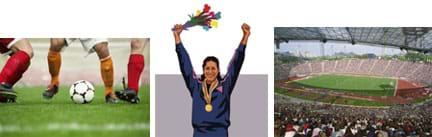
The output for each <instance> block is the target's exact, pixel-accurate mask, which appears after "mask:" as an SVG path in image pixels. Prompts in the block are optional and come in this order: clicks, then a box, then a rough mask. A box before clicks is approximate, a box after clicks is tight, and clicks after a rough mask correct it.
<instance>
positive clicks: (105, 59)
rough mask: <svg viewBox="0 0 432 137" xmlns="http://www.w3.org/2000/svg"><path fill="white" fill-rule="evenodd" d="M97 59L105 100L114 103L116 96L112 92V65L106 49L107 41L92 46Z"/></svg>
mask: <svg viewBox="0 0 432 137" xmlns="http://www.w3.org/2000/svg"><path fill="white" fill-rule="evenodd" d="M94 50H95V51H96V53H97V55H98V57H99V60H100V71H101V76H102V80H103V81H104V85H105V101H106V102H107V103H115V102H116V100H117V98H116V97H115V96H114V94H113V93H112V91H113V83H114V67H113V62H112V59H111V56H110V54H109V50H108V42H100V43H97V44H96V45H95V46H94Z"/></svg>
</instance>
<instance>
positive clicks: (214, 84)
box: [202, 79, 219, 104]
mask: <svg viewBox="0 0 432 137" xmlns="http://www.w3.org/2000/svg"><path fill="white" fill-rule="evenodd" d="M218 84H219V81H218V80H215V81H213V82H212V83H211V85H210V91H209V90H208V89H207V79H204V81H203V84H202V91H203V94H204V100H205V101H206V102H207V104H211V95H212V93H213V90H214V89H216V87H217V86H218Z"/></svg>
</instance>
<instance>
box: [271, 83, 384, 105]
mask: <svg viewBox="0 0 432 137" xmlns="http://www.w3.org/2000/svg"><path fill="white" fill-rule="evenodd" d="M275 93H277V94H279V95H283V96H290V97H294V98H298V99H304V100H309V101H319V102H324V103H329V104H340V105H352V106H376V107H382V106H390V105H391V104H387V103H382V102H375V101H367V100H360V99H352V98H345V97H336V96H326V97H325V98H322V99H320V100H317V99H318V98H319V97H320V96H321V95H320V94H317V93H307V92H302V91H296V90H293V91H288V90H285V89H281V88H277V87H276V88H275Z"/></svg>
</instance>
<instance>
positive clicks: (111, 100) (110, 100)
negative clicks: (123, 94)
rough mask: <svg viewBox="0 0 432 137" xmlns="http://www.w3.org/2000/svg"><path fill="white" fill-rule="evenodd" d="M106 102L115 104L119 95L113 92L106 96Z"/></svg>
mask: <svg viewBox="0 0 432 137" xmlns="http://www.w3.org/2000/svg"><path fill="white" fill-rule="evenodd" d="M105 102H106V103H111V104H115V103H117V97H116V96H114V95H113V94H112V93H111V94H109V95H106V96H105Z"/></svg>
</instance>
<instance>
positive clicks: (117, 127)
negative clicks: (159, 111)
mask: <svg viewBox="0 0 432 137" xmlns="http://www.w3.org/2000/svg"><path fill="white" fill-rule="evenodd" d="M29 41H30V44H31V45H32V47H33V53H34V56H33V58H32V59H31V64H30V66H29V68H28V70H27V71H26V72H25V73H24V74H23V76H22V79H21V80H19V81H18V83H16V84H15V86H14V90H16V91H17V93H18V95H17V100H16V103H0V108H1V111H0V115H1V116H0V136H2V137H8V136H11V137H21V136H33V137H37V136H40V137H45V136H56V137H77V136H80V137H91V136H104V137H111V136H136V137H138V136H139V137H142V136H150V85H149V83H150V80H149V79H150V76H149V71H150V63H149V60H150V54H149V53H150V46H149V43H147V45H146V47H145V49H144V53H143V54H144V56H145V60H146V61H145V63H146V64H145V68H144V71H143V72H142V76H141V80H140V85H141V86H140V93H139V96H140V98H141V102H140V103H139V104H131V103H128V102H125V101H119V102H118V103H116V104H107V103H105V97H104V84H103V80H102V78H101V73H100V61H99V59H98V56H97V55H96V54H90V55H88V54H87V53H86V51H84V50H83V47H82V45H81V43H80V42H79V41H75V42H73V43H72V44H70V45H69V46H68V47H67V48H64V50H63V52H61V53H62V57H61V59H62V66H61V72H60V82H61V84H60V87H59V92H58V94H57V95H55V96H54V97H53V98H52V99H50V100H47V99H44V98H43V97H42V93H43V92H44V90H45V89H46V88H47V85H48V84H49V83H50V79H51V77H50V72H49V69H48V61H47V54H48V50H49V48H50V39H49V38H30V39H29ZM108 42H109V51H110V55H111V57H112V59H113V66H114V90H120V89H123V88H124V85H123V82H122V81H123V78H125V79H126V81H127V73H128V71H127V70H128V69H127V66H128V60H129V59H128V58H129V53H130V50H131V48H130V44H131V39H128V38H110V39H108ZM8 58H9V56H7V55H0V68H1V67H3V66H4V65H5V63H6V61H7V59H8ZM78 80H86V81H89V82H91V83H92V84H93V85H94V88H95V92H94V94H95V95H94V98H93V100H92V101H91V102H90V103H88V104H77V103H74V102H73V101H72V100H71V97H70V95H69V88H70V87H71V86H72V84H73V83H74V82H75V81H78Z"/></svg>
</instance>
